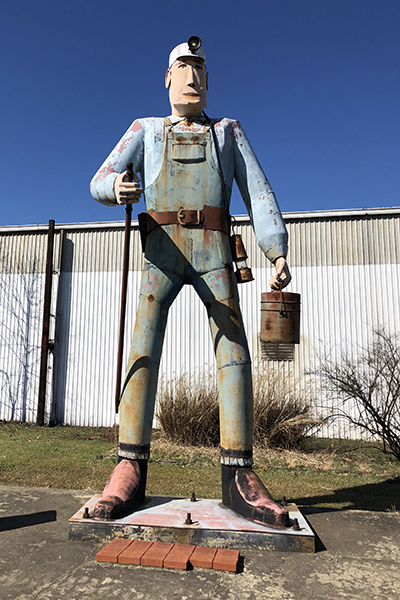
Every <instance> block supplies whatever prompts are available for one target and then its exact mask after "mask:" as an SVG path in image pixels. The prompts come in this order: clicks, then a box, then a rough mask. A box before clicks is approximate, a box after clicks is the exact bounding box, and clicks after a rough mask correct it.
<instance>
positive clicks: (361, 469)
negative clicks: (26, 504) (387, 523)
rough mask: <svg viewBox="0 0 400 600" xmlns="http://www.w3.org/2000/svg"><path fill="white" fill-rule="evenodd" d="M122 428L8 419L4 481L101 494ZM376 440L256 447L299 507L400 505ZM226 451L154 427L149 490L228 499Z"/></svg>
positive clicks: (3, 433) (0, 453)
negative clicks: (175, 438)
mask: <svg viewBox="0 0 400 600" xmlns="http://www.w3.org/2000/svg"><path fill="white" fill-rule="evenodd" d="M117 439H118V430H117V428H110V429H108V428H100V429H94V428H85V427H61V426H59V427H53V428H48V427H37V426H36V425H28V424H22V423H1V422H0V465H1V474H0V486H1V485H21V486H26V487H29V486H34V487H36V486H38V487H52V488H65V489H79V490H91V491H95V492H100V491H101V490H102V489H103V487H104V484H105V482H106V481H107V479H108V477H109V476H110V473H111V471H112V469H113V467H114V466H115V464H116V461H117V456H116V442H117ZM375 445H376V444H362V443H361V442H355V441H351V440H348V441H346V440H328V439H322V438H307V439H305V440H303V441H302V442H300V444H299V448H298V449H295V450H285V449H268V448H266V447H265V446H256V447H255V449H254V459H255V465H256V466H255V470H256V472H257V473H258V475H259V476H260V477H261V479H262V480H263V481H264V483H265V484H266V486H267V488H268V489H269V491H270V492H271V494H272V495H273V497H274V498H276V499H280V498H282V496H286V498H287V499H288V500H291V501H294V502H297V503H299V504H307V505H312V506H318V507H327V508H329V509H332V508H357V509H363V510H383V511H384V510H396V509H397V510H399V508H400V506H399V489H400V488H399V484H400V462H399V461H396V460H395V459H394V458H393V457H391V456H388V455H385V454H382V453H381V452H380V451H379V450H377V449H376V448H375ZM220 481H221V467H220V465H219V461H218V448H216V447H211V446H208V447H201V446H188V445H180V444H177V443H176V442H171V441H170V440H168V439H167V438H166V437H165V436H164V435H163V433H162V432H160V431H154V432H153V438H152V451H151V458H150V462H149V475H148V484H147V493H148V494H149V495H153V494H157V495H158V494H165V495H177V496H184V497H186V496H190V493H191V492H192V491H195V492H196V495H197V496H198V497H200V498H201V497H203V498H220V497H221V496H220V494H221V488H220V486H221V483H220Z"/></svg>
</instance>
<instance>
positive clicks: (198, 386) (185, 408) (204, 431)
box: [157, 368, 320, 449]
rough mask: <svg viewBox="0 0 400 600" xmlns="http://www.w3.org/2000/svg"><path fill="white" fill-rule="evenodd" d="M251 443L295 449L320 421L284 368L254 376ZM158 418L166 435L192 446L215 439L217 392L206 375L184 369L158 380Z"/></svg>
mask: <svg viewBox="0 0 400 600" xmlns="http://www.w3.org/2000/svg"><path fill="white" fill-rule="evenodd" d="M253 388H254V442H255V444H259V445H262V446H268V447H274V448H286V449H291V448H295V447H296V445H297V444H298V443H299V442H300V440H302V439H303V438H304V437H305V436H306V435H307V434H308V433H309V432H310V430H311V429H312V428H315V427H316V425H318V424H320V420H318V419H316V418H315V417H314V416H313V415H312V402H311V399H310V396H309V393H308V391H307V389H306V388H304V387H303V388H302V389H301V388H300V386H298V385H296V384H294V383H293V380H292V378H287V377H285V375H284V373H283V372H282V371H275V372H273V371H271V370H269V369H267V368H258V369H257V371H256V373H255V375H254V376H253ZM157 418H158V421H159V423H160V426H161V429H162V431H163V433H164V434H165V435H166V437H167V438H168V439H169V440H171V441H172V442H176V443H179V444H184V445H190V446H216V445H218V444H219V407H218V391H217V387H216V384H215V380H214V378H213V377H212V376H211V375H210V374H204V373H203V374H200V375H199V376H198V377H195V376H189V375H188V374H187V373H185V374H184V375H182V376H181V377H179V378H178V379H177V380H174V381H168V382H165V381H164V382H162V384H161V389H160V392H159V403H158V412H157Z"/></svg>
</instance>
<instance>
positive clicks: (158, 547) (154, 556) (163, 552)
mask: <svg viewBox="0 0 400 600" xmlns="http://www.w3.org/2000/svg"><path fill="white" fill-rule="evenodd" d="M174 545H175V544H168V543H166V542H154V544H153V545H152V546H150V548H149V549H148V550H147V551H146V552H145V553H144V554H143V556H142V558H141V559H140V564H141V565H148V566H150V567H163V566H164V559H165V557H166V556H167V554H168V552H170V551H171V550H172V548H173V547H174Z"/></svg>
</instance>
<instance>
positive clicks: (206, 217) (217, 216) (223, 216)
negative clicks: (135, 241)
mask: <svg viewBox="0 0 400 600" xmlns="http://www.w3.org/2000/svg"><path fill="white" fill-rule="evenodd" d="M158 225H182V226H183V227H193V226H196V225H200V226H201V228H202V229H212V230H214V231H223V232H224V233H226V234H228V235H229V228H230V215H229V212H228V211H227V210H226V209H225V208H218V207H217V206H204V207H203V209H202V210H198V209H196V208H194V209H185V208H180V209H179V210H171V211H166V212H155V211H154V210H152V209H150V210H148V211H147V233H150V232H151V231H153V229H155V228H156V227H157V226H158Z"/></svg>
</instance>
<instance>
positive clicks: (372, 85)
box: [0, 0, 400, 225]
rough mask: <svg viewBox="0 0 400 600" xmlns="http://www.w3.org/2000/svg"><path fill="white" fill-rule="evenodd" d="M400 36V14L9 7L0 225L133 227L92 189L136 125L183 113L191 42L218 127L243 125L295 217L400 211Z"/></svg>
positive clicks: (2, 44)
mask: <svg viewBox="0 0 400 600" xmlns="http://www.w3.org/2000/svg"><path fill="white" fill-rule="evenodd" d="M399 30H400V2H399V0H334V1H333V0H260V1H255V0H248V1H247V2H236V1H232V2H229V3H228V2H227V1H224V2H221V1H219V0H202V2H182V1H181V0H180V1H177V0H169V1H168V2H160V1H154V0H147V2H140V3H139V2H133V1H127V0H114V1H113V2H112V3H111V2H109V1H108V2H105V1H104V0H56V1H54V0H52V1H50V0H36V1H35V2H32V1H31V0H3V1H2V8H1V19H0V73H1V81H2V93H1V96H0V103H1V110H0V132H1V135H0V140H1V142H0V144H1V146H0V152H1V161H0V165H1V167H0V168H1V171H0V190H1V191H0V194H1V213H0V215H1V216H0V225H14V224H17V225H18V224H20V225H23V224H28V223H29V224H31V223H46V222H47V221H48V220H49V219H54V220H55V221H56V223H69V222H84V221H113V220H119V219H124V209H123V208H122V207H117V208H108V207H104V206H102V205H100V204H98V203H97V202H96V201H95V200H93V199H92V197H91V196H90V193H89V182H90V179H91V178H92V176H93V175H94V173H95V172H96V171H97V169H98V167H99V166H100V164H101V163H102V162H103V160H104V159H105V158H106V156H107V155H108V154H109V152H110V151H111V150H112V149H113V147H114V146H115V144H116V143H117V141H118V140H119V138H120V137H121V136H122V135H123V133H124V132H125V130H126V129H127V128H128V126H129V125H130V123H131V122H132V121H133V120H134V119H135V118H137V117H146V116H165V115H168V114H169V113H170V111H169V103H168V94H167V92H166V90H165V88H164V75H165V70H166V67H167V59H168V54H169V52H170V50H171V49H172V48H173V47H174V46H175V45H177V44H178V43H181V42H182V41H185V40H186V39H187V38H188V37H189V36H190V35H199V36H200V37H201V38H202V40H203V47H204V49H205V51H206V54H207V67H208V70H209V95H208V108H207V113H208V114H209V115H210V116H214V117H217V116H219V117H220V116H227V117H232V118H236V119H239V120H240V121H241V123H242V125H243V127H244V129H245V131H246V133H247V135H248V137H249V139H250V141H251V143H252V145H253V148H254V149H255V151H256V154H257V156H258V158H259V160H260V162H261V164H262V166H263V168H264V170H265V173H266V175H267V177H268V179H269V180H270V182H271V184H272V186H273V188H274V190H275V193H276V195H277V198H278V201H279V204H280V206H281V210H282V211H284V212H287V211H303V210H306V211H307V210H327V209H339V208H364V207H365V208H368V207H377V206H396V205H399V189H400V147H399V139H400V135H399V133H400V119H399V116H400V115H399V107H400V77H399V65H400V35H399ZM141 210H143V204H142V203H140V204H139V205H136V206H135V207H134V215H136V214H137V212H140V211H141ZM232 212H233V213H235V214H241V213H243V212H245V209H244V205H243V203H242V200H241V198H240V196H239V194H238V192H237V191H236V192H235V193H234V195H233V203H232Z"/></svg>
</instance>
